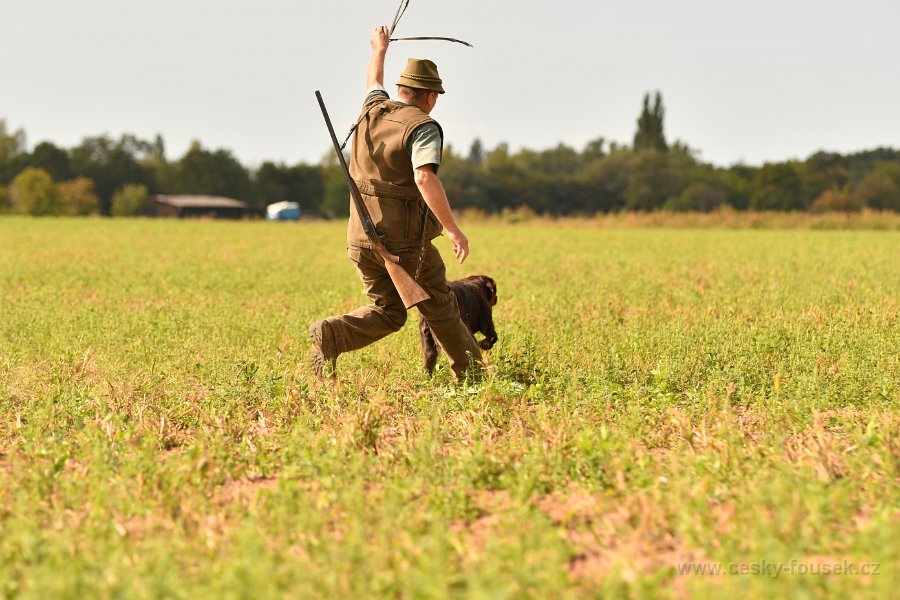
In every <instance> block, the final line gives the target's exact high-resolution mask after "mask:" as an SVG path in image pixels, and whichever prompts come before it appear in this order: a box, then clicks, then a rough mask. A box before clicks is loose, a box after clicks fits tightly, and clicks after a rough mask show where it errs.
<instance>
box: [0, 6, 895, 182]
mask: <svg viewBox="0 0 900 600" xmlns="http://www.w3.org/2000/svg"><path fill="white" fill-rule="evenodd" d="M396 8H397V1H395V0H320V1H318V2H313V1H310V0H252V1H251V0H245V1H241V2H238V1H234V0H154V1H152V2H151V1H138V0H15V1H13V0H0V118H5V119H6V121H7V127H9V128H12V129H17V128H23V129H25V131H26V133H27V135H28V142H29V145H30V147H33V146H34V145H35V144H36V143H38V142H40V141H42V140H50V141H53V142H54V143H56V144H58V145H61V146H64V147H71V146H74V145H77V144H78V143H79V142H80V141H81V139H82V138H83V137H85V136H89V135H98V134H102V133H108V134H110V135H112V136H115V137H118V136H119V135H120V134H122V133H134V134H136V135H138V136H139V137H142V138H148V139H152V138H153V136H155V134H157V133H160V134H162V136H163V137H164V139H165V141H166V145H167V149H168V156H169V158H170V159H174V158H178V157H179V156H180V155H181V154H182V153H183V152H184V151H185V149H186V148H187V146H188V144H189V143H190V141H191V140H192V139H197V140H200V141H201V142H202V143H203V145H204V146H205V147H207V148H227V149H230V150H232V151H233V152H234V153H235V155H236V156H237V157H238V158H239V159H240V160H241V161H242V162H244V163H245V164H247V165H250V166H254V165H258V164H259V163H260V162H262V161H264V160H275V161H284V162H287V163H295V162H298V161H306V162H318V161H319V160H320V158H321V157H322V156H323V155H325V153H326V152H328V151H329V148H330V145H329V141H328V137H327V132H326V130H325V127H324V125H323V123H322V119H321V116H320V113H319V109H318V105H317V104H316V101H315V97H314V91H315V90H316V89H320V90H321V91H322V94H323V96H324V98H325V101H326V103H327V104H328V106H329V111H330V113H331V117H332V119H333V120H334V121H335V124H336V127H337V129H338V130H339V131H345V130H346V129H347V127H348V126H349V125H350V124H351V123H352V122H353V121H354V118H355V116H356V114H357V112H358V107H359V104H360V102H361V100H362V93H363V92H364V89H363V88H364V84H365V69H366V64H367V61H368V58H369V54H370V49H369V41H368V40H369V34H370V31H371V28H372V27H373V26H374V25H378V24H388V23H389V21H391V20H392V18H393V16H394V12H395V11H396ZM898 32H900V1H898V0H853V1H850V0H815V1H813V0H755V1H753V2H733V1H728V0H680V1H679V0H669V1H664V0H631V1H629V2H627V3H625V2H603V1H596V0H594V1H587V0H585V1H574V0H552V1H538V0H477V1H476V0H441V1H438V0H411V2H410V6H409V9H408V11H407V13H406V16H405V17H404V18H403V20H402V21H401V22H400V25H399V27H398V28H397V32H396V35H402V36H414V35H445V36H451V37H457V38H462V39H465V40H467V41H469V42H471V43H473V44H474V45H475V48H466V47H464V46H461V45H458V44H450V43H446V42H397V43H395V44H392V46H391V49H390V50H389V52H388V60H387V65H386V81H387V83H388V84H391V85H389V89H390V90H393V89H394V88H393V85H392V84H393V82H394V81H396V78H397V75H398V73H399V70H400V69H401V68H402V66H403V65H404V64H405V63H406V59H407V57H419V58H431V59H432V60H434V61H435V62H436V63H437V65H438V68H439V69H440V72H441V76H442V77H443V79H444V87H445V88H446V89H447V93H446V94H445V95H443V96H442V97H441V100H440V101H439V103H438V106H437V108H436V109H435V112H434V113H433V116H435V117H436V118H437V119H438V120H439V121H440V122H441V124H442V125H443V126H444V130H445V132H446V135H447V141H448V142H449V143H451V144H453V145H454V147H456V148H457V149H459V150H461V151H464V152H465V151H467V150H468V147H469V145H470V144H471V142H472V140H473V139H474V138H475V137H480V138H481V139H482V141H483V143H484V144H485V147H487V148H493V147H494V146H496V145H497V144H498V143H499V142H508V143H509V145H510V147H511V149H513V150H517V149H519V148H522V147H527V148H532V149H536V150H537V149H545V148H549V147H553V146H555V145H557V144H558V143H560V142H562V143H565V144H567V145H570V146H573V147H575V148H576V149H579V150H580V149H582V148H583V146H584V144H585V143H586V142H588V141H589V140H592V139H594V138H597V137H601V136H602V137H604V138H606V139H607V140H612V141H618V142H620V143H630V142H631V139H632V136H633V135H634V130H635V122H636V119H637V116H638V113H639V112H640V105H641V100H642V97H643V94H644V93H645V92H647V91H650V90H657V89H658V90H660V91H661V92H662V95H663V101H664V104H665V107H666V111H667V113H666V133H667V135H668V138H669V139H670V140H674V139H680V140H682V141H684V142H686V143H688V144H689V145H690V146H691V147H692V148H695V149H697V150H699V151H700V156H701V158H702V159H704V160H706V161H710V162H713V163H716V164H719V165H729V164H732V163H735V162H738V161H743V162H746V163H749V164H761V163H763V162H765V161H767V160H768V161H777V160H784V159H789V158H805V157H806V156H808V155H809V154H811V153H813V152H815V151H817V150H820V149H825V150H834V151H839V152H850V151H856V150H862V149H868V148H873V147H876V146H879V145H882V146H884V145H889V146H895V147H896V146H900V108H898V107H900V33H898Z"/></svg>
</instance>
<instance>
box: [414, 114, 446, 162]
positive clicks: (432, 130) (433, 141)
mask: <svg viewBox="0 0 900 600" xmlns="http://www.w3.org/2000/svg"><path fill="white" fill-rule="evenodd" d="M442 142H443V140H442V139H441V132H440V130H439V129H438V126H437V125H436V124H435V123H425V124H424V125H420V126H419V127H417V128H416V130H415V131H413V132H412V135H411V136H409V141H408V142H407V148H406V150H407V151H408V152H409V156H410V157H411V158H412V166H413V169H418V168H419V167H421V166H424V165H434V171H435V173H436V172H437V169H438V167H439V166H440V164H441V147H442V146H443V143H442Z"/></svg>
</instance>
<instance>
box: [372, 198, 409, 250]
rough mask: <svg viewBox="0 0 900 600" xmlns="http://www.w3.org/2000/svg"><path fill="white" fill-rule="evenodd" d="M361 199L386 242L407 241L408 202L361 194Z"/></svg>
mask: <svg viewBox="0 0 900 600" xmlns="http://www.w3.org/2000/svg"><path fill="white" fill-rule="evenodd" d="M363 200H364V201H365V203H366V208H368V209H369V214H371V215H372V222H373V223H375V226H376V227H378V228H380V229H381V230H382V231H384V235H385V237H387V240H388V242H407V241H409V238H410V231H409V216H410V215H409V212H410V211H409V202H407V201H405V200H396V199H394V198H376V197H375V196H368V195H363Z"/></svg>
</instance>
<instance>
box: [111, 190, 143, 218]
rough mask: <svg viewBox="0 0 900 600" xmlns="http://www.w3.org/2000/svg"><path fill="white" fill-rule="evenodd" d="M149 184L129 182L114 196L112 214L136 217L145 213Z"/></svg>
mask: <svg viewBox="0 0 900 600" xmlns="http://www.w3.org/2000/svg"><path fill="white" fill-rule="evenodd" d="M148 196H149V194H148V192H147V186H145V185H142V184H140V183H127V184H125V185H124V186H122V187H121V189H119V190H118V191H117V192H116V193H115V194H113V198H112V207H111V211H110V212H111V214H112V216H114V217H135V216H138V215H142V214H144V210H145V209H146V206H147V198H148Z"/></svg>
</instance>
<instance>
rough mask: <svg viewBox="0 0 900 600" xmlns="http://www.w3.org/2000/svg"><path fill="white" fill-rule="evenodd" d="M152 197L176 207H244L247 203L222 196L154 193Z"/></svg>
mask: <svg viewBox="0 0 900 600" xmlns="http://www.w3.org/2000/svg"><path fill="white" fill-rule="evenodd" d="M153 199H154V200H156V201H157V202H160V203H162V204H168V205H169V206H174V207H176V208H246V207H247V203H246V202H241V201H240V200H234V199H232V198H225V197H223V196H164V195H156V196H153Z"/></svg>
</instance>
